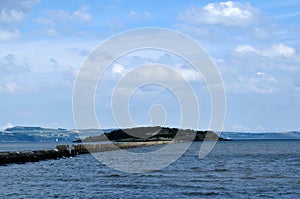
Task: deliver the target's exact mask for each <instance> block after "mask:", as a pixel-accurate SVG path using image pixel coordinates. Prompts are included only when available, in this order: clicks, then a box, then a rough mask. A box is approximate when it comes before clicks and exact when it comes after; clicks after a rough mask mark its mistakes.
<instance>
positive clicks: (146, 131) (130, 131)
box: [75, 126, 229, 142]
mask: <svg viewBox="0 0 300 199" xmlns="http://www.w3.org/2000/svg"><path fill="white" fill-rule="evenodd" d="M107 139H109V140H110V141H115V142H153V141H175V142H176V141H190V140H193V141H204V139H206V140H221V141H225V140H226V141H227V140H229V139H224V138H222V137H219V136H218V135H217V134H216V133H214V132H213V131H196V130H191V129H178V128H169V127H161V126H154V127H135V128H126V129H117V130H113V131H111V132H108V133H104V134H102V135H98V136H90V137H87V138H85V139H81V140H76V141H75V142H101V141H107Z"/></svg>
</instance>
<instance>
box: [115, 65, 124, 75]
mask: <svg viewBox="0 0 300 199" xmlns="http://www.w3.org/2000/svg"><path fill="white" fill-rule="evenodd" d="M124 72H125V68H124V66H123V65H121V64H114V65H113V67H112V73H113V74H121V75H122V74H124Z"/></svg>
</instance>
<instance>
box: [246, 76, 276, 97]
mask: <svg viewBox="0 0 300 199" xmlns="http://www.w3.org/2000/svg"><path fill="white" fill-rule="evenodd" d="M250 86H251V88H252V90H253V91H255V92H257V93H262V94H263V93H273V92H275V91H276V90H277V86H278V81H277V80H276V78H275V77H273V76H270V75H268V74H266V73H264V72H257V73H256V74H255V75H254V77H252V78H251V79H250Z"/></svg>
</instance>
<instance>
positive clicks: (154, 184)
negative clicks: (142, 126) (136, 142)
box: [0, 140, 300, 199]
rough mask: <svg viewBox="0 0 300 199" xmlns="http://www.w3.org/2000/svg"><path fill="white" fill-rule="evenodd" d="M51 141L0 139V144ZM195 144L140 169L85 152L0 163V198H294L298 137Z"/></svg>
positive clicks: (298, 186)
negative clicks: (204, 151)
mask: <svg viewBox="0 0 300 199" xmlns="http://www.w3.org/2000/svg"><path fill="white" fill-rule="evenodd" d="M51 144H53V145H54V144H55V143H51ZM51 144H49V143H48V145H47V144H46V143H31V144H28V143H7V144H2V143H0V145H1V147H0V149H1V150H2V151H7V150H10V147H12V146H11V145H13V147H14V149H16V150H17V149H18V147H19V150H31V149H37V148H43V147H44V148H48V147H50V148H51V146H52V145H51ZM180 144H182V143H177V145H179V147H180ZM201 144H202V142H195V143H193V144H192V145H191V146H190V148H189V149H188V150H187V151H186V152H185V153H184V154H183V155H182V156H181V157H180V158H179V159H177V160H176V161H175V162H173V163H172V164H170V165H168V166H167V167H165V168H162V169H159V170H154V171H148V172H145V173H126V172H122V171H117V170H114V169H112V168H110V167H108V166H106V165H104V164H103V163H101V162H100V161H98V160H97V159H95V158H94V156H92V155H89V154H88V155H79V156H77V157H73V158H63V159H58V160H48V161H41V162H36V163H26V164H11V165H7V166H1V167H0V170H1V173H0V198H143V199H145V198H300V140H244V141H241V140H240V141H219V142H218V143H217V144H216V146H215V147H214V149H213V150H212V151H211V152H210V153H209V154H208V155H207V156H206V157H204V158H202V159H200V158H199V157H198V154H199V148H200V146H201ZM25 145H26V146H25ZM35 145H39V146H35ZM46 145H47V146H46ZM160 147H161V146H150V147H143V148H135V149H130V150H131V151H133V152H137V153H143V152H145V151H149V150H152V151H155V150H157V149H159V148H160ZM102 153H106V154H105V155H107V153H112V152H102ZM98 155H101V154H98Z"/></svg>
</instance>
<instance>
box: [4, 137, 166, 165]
mask: <svg viewBox="0 0 300 199" xmlns="http://www.w3.org/2000/svg"><path fill="white" fill-rule="evenodd" d="M168 143H170V142H169V141H153V142H122V143H114V144H73V145H58V146H56V148H55V149H48V150H35V151H23V152H0V166H1V165H7V164H13V163H19V164H22V163H26V162H38V161H42V160H51V159H59V158H67V157H74V156H77V155H80V154H88V153H98V152H105V151H112V150H120V149H129V148H137V147H145V146H154V145H161V144H168Z"/></svg>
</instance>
